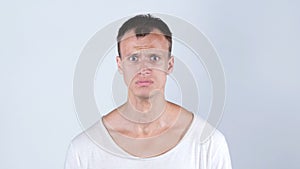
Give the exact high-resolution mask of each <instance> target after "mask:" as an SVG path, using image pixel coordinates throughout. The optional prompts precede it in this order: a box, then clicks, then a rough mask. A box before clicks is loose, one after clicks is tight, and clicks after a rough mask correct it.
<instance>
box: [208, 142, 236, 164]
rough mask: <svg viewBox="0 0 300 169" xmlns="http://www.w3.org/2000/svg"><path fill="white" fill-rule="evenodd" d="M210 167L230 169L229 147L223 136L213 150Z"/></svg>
mask: <svg viewBox="0 0 300 169" xmlns="http://www.w3.org/2000/svg"><path fill="white" fill-rule="evenodd" d="M211 169H232V166H231V159H230V154H229V149H228V145H227V142H226V140H225V138H224V137H223V138H222V140H221V142H220V146H218V148H217V149H216V151H215V152H214V155H213V159H212V165H211Z"/></svg>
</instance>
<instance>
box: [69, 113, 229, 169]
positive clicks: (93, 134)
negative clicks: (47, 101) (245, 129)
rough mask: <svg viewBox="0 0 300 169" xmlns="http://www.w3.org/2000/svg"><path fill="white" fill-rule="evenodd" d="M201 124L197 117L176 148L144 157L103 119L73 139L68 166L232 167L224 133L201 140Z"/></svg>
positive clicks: (90, 168)
mask: <svg viewBox="0 0 300 169" xmlns="http://www.w3.org/2000/svg"><path fill="white" fill-rule="evenodd" d="M201 125H203V120H202V119H200V118H199V117H197V116H194V119H193V121H192V124H191V125H190V127H189V129H188V130H187V132H186V133H185V135H184V136H183V138H182V139H181V140H180V142H179V143H178V144H177V145H176V146H175V147H174V148H172V149H171V150H169V151H168V152H166V153H164V154H161V155H159V156H155V157H149V158H140V157H134V156H132V155H130V154H128V153H127V152H126V151H124V150H123V149H122V148H120V147H119V146H118V145H117V144H116V143H115V142H114V141H113V139H112V138H111V136H110V135H109V133H108V131H107V129H106V128H105V126H104V124H103V122H102V120H99V122H97V123H96V124H95V125H93V126H92V127H91V128H89V129H87V130H86V131H85V132H82V133H81V134H79V135H78V136H77V137H75V138H74V139H73V140H72V142H71V144H70V147H69V150H68V153H67V157H66V162H65V169H231V161H230V155H229V150H228V146H227V143H226V140H225V138H224V136H223V135H222V133H220V132H219V131H218V130H216V131H215V132H214V133H213V135H212V136H211V137H210V138H209V139H208V140H207V141H205V142H204V143H201V142H200V135H201V129H202V128H201ZM91 138H93V139H91ZM95 140H97V141H95Z"/></svg>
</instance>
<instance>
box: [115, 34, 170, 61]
mask: <svg viewBox="0 0 300 169" xmlns="http://www.w3.org/2000/svg"><path fill="white" fill-rule="evenodd" d="M145 49H155V50H161V51H166V52H167V51H168V50H169V41H168V40H167V39H166V38H165V36H164V35H163V34H162V33H161V32H160V31H159V30H157V29H154V30H153V31H152V32H150V33H149V34H148V35H146V36H140V37H136V34H135V32H134V30H131V31H129V32H127V33H126V34H125V35H124V36H123V38H122V39H121V41H120V51H121V55H124V56H127V55H130V54H131V53H134V52H138V51H140V50H145Z"/></svg>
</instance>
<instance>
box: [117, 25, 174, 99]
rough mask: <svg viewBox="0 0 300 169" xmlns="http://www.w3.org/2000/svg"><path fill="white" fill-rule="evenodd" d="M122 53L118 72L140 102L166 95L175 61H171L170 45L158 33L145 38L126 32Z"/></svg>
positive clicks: (118, 58)
mask: <svg viewBox="0 0 300 169" xmlns="http://www.w3.org/2000/svg"><path fill="white" fill-rule="evenodd" d="M120 53H121V58H120V57H117V64H118V69H119V71H120V72H121V73H122V74H123V76H124V80H125V83H126V85H127V86H128V90H129V92H131V93H132V94H133V95H135V96H138V97H141V98H149V97H151V96H152V95H154V94H156V93H158V92H159V93H160V94H162V93H163V92H164V88H165V83H166V76H167V74H169V73H170V72H171V71H172V68H173V65H174V58H173V57H169V42H168V40H167V39H166V38H165V37H164V35H162V34H161V32H160V31H159V30H157V29H154V30H153V31H152V32H151V33H150V34H148V35H146V36H143V37H136V36H135V33H134V31H129V32H127V33H126V34H125V35H124V37H123V38H122V40H121V42H120Z"/></svg>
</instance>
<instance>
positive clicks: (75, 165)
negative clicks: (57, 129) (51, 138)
mask: <svg viewBox="0 0 300 169" xmlns="http://www.w3.org/2000/svg"><path fill="white" fill-rule="evenodd" d="M65 169H82V168H81V167H80V159H79V156H78V153H76V150H75V148H74V146H73V144H72V143H71V144H70V146H69V149H68V152H67V155H66V160H65Z"/></svg>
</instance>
